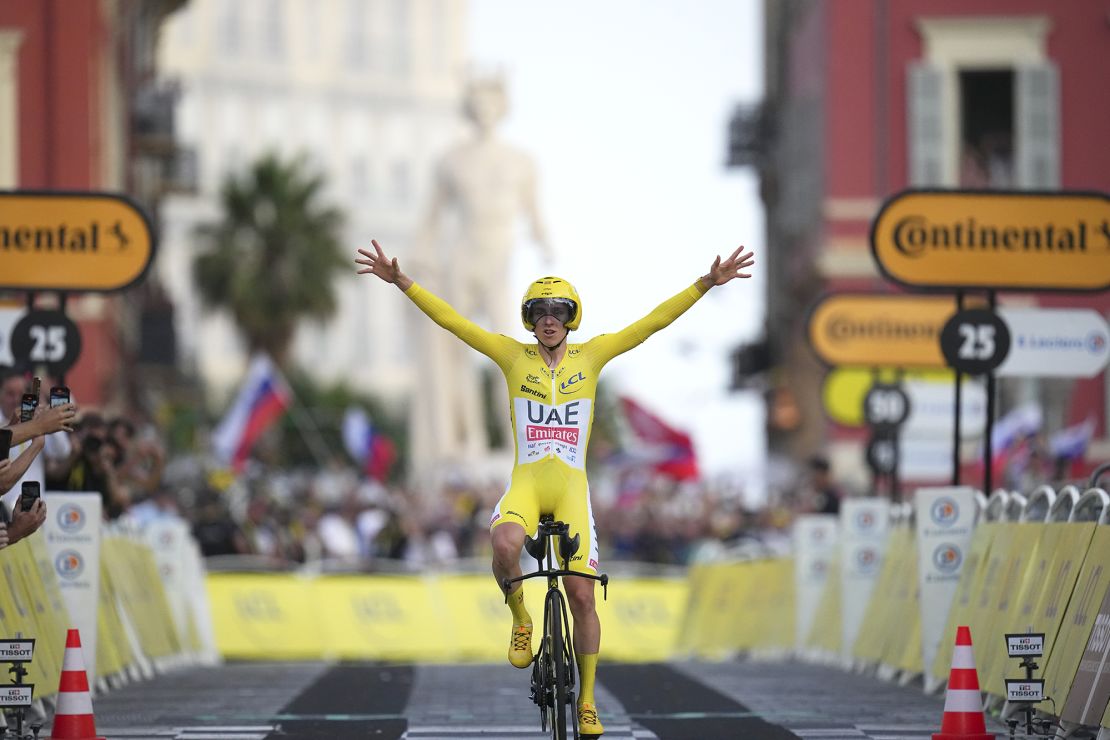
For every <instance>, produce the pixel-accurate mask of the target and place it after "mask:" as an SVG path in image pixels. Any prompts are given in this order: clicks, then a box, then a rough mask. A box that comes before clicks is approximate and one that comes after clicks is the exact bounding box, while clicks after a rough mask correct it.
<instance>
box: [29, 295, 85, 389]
mask: <svg viewBox="0 0 1110 740" xmlns="http://www.w3.org/2000/svg"><path fill="white" fill-rule="evenodd" d="M80 355H81V332H80V330H79V329H78V328H77V324H75V323H73V321H71V320H70V318H69V317H68V316H66V315H65V314H64V313H62V312H61V311H29V312H28V313H27V315H25V316H24V317H23V318H22V319H20V320H19V322H18V323H17V324H16V325H15V328H14V329H12V357H13V358H15V361H16V363H17V364H22V365H30V366H31V367H35V368H38V367H43V366H45V367H46V371H47V372H48V373H49V374H50V375H55V376H61V375H65V373H66V371H67V370H69V369H70V368H71V367H73V365H74V363H76V362H77V358H78V357H79V356H80Z"/></svg>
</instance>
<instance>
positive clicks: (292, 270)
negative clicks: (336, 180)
mask: <svg viewBox="0 0 1110 740" xmlns="http://www.w3.org/2000/svg"><path fill="white" fill-rule="evenodd" d="M323 188H324V180H323V178H322V177H320V176H318V175H316V174H314V173H310V172H309V171H307V169H306V166H305V163H304V160H303V159H297V160H292V161H289V162H283V161H281V160H280V159H278V157H277V156H276V155H273V154H270V155H266V156H264V157H262V158H261V159H259V160H258V161H257V162H255V164H254V165H253V166H252V167H251V168H250V169H249V170H248V171H247V172H246V173H244V174H243V175H242V176H239V177H237V176H235V175H229V176H228V178H227V179H226V180H225V181H224V184H223V187H222V188H221V191H220V200H221V202H222V205H223V212H224V216H223V220H222V221H220V222H218V223H214V224H206V225H203V226H201V227H199V228H198V230H197V233H198V236H200V237H201V240H202V241H203V243H204V247H205V248H204V251H203V252H202V253H201V254H199V255H197V257H196V259H195V261H194V264H193V278H194V281H195V283H196V286H197V289H198V290H199V291H200V294H201V297H202V299H203V300H204V301H205V303H206V304H207V306H208V307H209V308H212V309H217V310H227V311H230V312H231V315H232V318H233V319H234V320H235V324H236V325H237V326H238V328H239V331H240V333H241V334H242V335H243V338H244V339H245V340H246V342H247V345H248V348H249V349H250V351H251V352H252V353H253V352H255V351H258V350H262V351H264V352H266V353H268V354H269V355H270V356H271V357H272V358H273V359H274V362H275V363H277V365H278V366H279V367H282V368H285V367H286V365H287V361H288V359H289V358H288V355H289V349H290V345H291V343H292V341H293V334H294V332H295V330H296V327H297V323H298V322H299V321H300V320H301V319H305V318H311V319H317V320H323V319H326V318H328V317H330V316H331V315H332V314H334V313H335V308H336V298H335V291H334V289H333V286H332V277H333V276H334V275H335V274H336V273H338V272H340V271H341V270H342V269H343V268H344V267H345V266H346V262H345V261H344V259H343V256H342V252H341V237H340V229H341V226H342V222H343V217H342V214H341V213H340V211H339V210H338V209H336V208H333V207H331V206H327V205H325V204H323V203H321V197H322V191H323Z"/></svg>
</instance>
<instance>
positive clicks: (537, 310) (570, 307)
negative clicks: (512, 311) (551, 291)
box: [524, 298, 578, 326]
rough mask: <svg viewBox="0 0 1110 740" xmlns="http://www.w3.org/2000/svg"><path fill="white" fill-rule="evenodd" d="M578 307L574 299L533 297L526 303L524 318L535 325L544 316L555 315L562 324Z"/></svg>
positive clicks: (568, 319)
mask: <svg viewBox="0 0 1110 740" xmlns="http://www.w3.org/2000/svg"><path fill="white" fill-rule="evenodd" d="M577 308H578V307H577V306H575V305H574V301H571V300H568V299H566V298H533V299H532V300H530V301H528V302H527V303H525V304H524V319H525V320H526V321H527V322H528V323H529V324H532V325H533V326H535V325H536V324H538V323H539V322H540V319H542V318H543V317H544V316H553V317H555V320H556V321H558V322H559V323H560V324H565V323H567V322H568V321H570V319H571V317H572V316H574V312H575V310H576V309H577Z"/></svg>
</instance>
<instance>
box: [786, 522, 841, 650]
mask: <svg viewBox="0 0 1110 740" xmlns="http://www.w3.org/2000/svg"><path fill="white" fill-rule="evenodd" d="M838 533H839V521H838V520H837V518H836V517H835V516H833V515H831V514H808V515H805V516H800V517H798V519H797V520H796V521H795V522H794V594H795V595H794V599H795V601H794V605H795V611H794V615H795V617H794V620H795V621H794V644H795V645H796V646H797V647H799V648H800V647H802V646H803V645H804V644H805V639H806V637H807V636H808V635H809V631H810V629H811V628H812V627H813V620H814V617H815V616H816V614H817V604H818V602H820V600H821V594H822V592H823V591H824V589H825V584H826V583H827V582H828V580H829V572H830V570H831V565H832V561H833V559H834V558H835V557H836V547H837V540H838V537H837V535H838Z"/></svg>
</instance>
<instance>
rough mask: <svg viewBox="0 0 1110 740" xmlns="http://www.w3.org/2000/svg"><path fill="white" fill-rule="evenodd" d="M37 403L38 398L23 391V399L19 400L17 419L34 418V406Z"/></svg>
mask: <svg viewBox="0 0 1110 740" xmlns="http://www.w3.org/2000/svg"><path fill="white" fill-rule="evenodd" d="M38 405H39V404H38V399H37V398H36V397H35V396H32V395H31V394H30V393H24V394H23V399H22V400H21V401H20V402H19V421H20V422H21V423H22V422H28V421H30V420H31V419H33V418H35V407H36V406H38Z"/></svg>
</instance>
